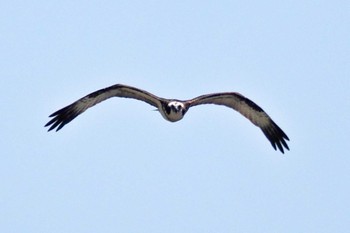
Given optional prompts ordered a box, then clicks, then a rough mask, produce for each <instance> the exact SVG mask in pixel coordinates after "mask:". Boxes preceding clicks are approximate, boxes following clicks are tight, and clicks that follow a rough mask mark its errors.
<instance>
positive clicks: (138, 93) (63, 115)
mask: <svg viewBox="0 0 350 233" xmlns="http://www.w3.org/2000/svg"><path fill="white" fill-rule="evenodd" d="M111 97H125V98H133V99H137V100H141V101H144V102H146V103H148V104H150V105H152V106H154V107H156V108H159V107H160V106H161V100H162V98H159V97H157V96H155V95H153V94H151V93H149V92H147V91H144V90H141V89H138V88H135V87H131V86H126V85H122V84H116V85H113V86H110V87H107V88H104V89H101V90H98V91H95V92H93V93H91V94H89V95H87V96H85V97H83V98H81V99H79V100H77V101H75V102H74V103H72V104H70V105H68V106H66V107H64V108H62V109H60V110H58V111H56V112H54V113H52V114H51V115H50V117H53V119H51V120H50V121H49V122H48V123H47V124H46V125H45V127H47V126H50V128H49V130H48V131H50V130H53V129H54V128H56V127H57V129H56V131H58V130H60V129H61V128H62V127H63V126H65V125H66V124H67V123H69V122H70V121H72V120H73V119H74V118H75V117H77V116H78V115H79V114H81V113H83V112H84V111H85V110H86V109H88V108H90V107H92V106H94V105H96V104H98V103H100V102H102V101H104V100H106V99H108V98H111Z"/></svg>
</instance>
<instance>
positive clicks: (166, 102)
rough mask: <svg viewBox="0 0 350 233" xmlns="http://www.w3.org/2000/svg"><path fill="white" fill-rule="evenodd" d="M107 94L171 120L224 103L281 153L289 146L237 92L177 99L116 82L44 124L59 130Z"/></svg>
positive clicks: (267, 119) (268, 120) (270, 122)
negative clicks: (145, 106) (153, 109)
mask: <svg viewBox="0 0 350 233" xmlns="http://www.w3.org/2000/svg"><path fill="white" fill-rule="evenodd" d="M110 97H124V98H133V99H137V100H141V101H144V102H146V103H148V104H150V105H152V106H153V107H156V108H157V110H158V111H159V112H160V113H161V114H162V116H163V117H164V118H165V119H166V120H168V121H170V122H176V121H179V120H181V119H182V118H183V117H184V115H185V114H186V112H187V111H188V109H189V108H190V107H193V106H197V105H200V104H217V105H224V106H226V107H229V108H232V109H234V110H236V111H238V112H239V113H241V114H242V115H243V116H245V117H246V118H248V119H249V120H250V121H251V122H252V123H253V124H254V125H256V126H257V127H259V128H260V129H261V130H262V131H263V133H264V134H265V136H266V137H267V139H268V140H269V141H270V143H271V145H272V147H273V148H274V149H275V150H276V149H277V147H278V149H279V150H280V151H281V152H282V153H284V150H283V147H284V148H286V149H288V150H289V148H288V145H287V143H286V140H289V138H288V136H287V135H286V134H285V133H284V132H283V131H282V129H281V128H280V127H278V125H277V124H276V123H275V122H274V121H273V120H272V119H271V118H270V117H269V116H268V115H267V114H266V112H264V110H263V109H262V108H260V107H259V106H258V105H257V104H255V103H254V102H253V101H251V100H250V99H248V98H246V97H244V96H243V95H241V94H239V93H237V92H221V93H213V94H206V95H201V96H198V97H196V98H193V99H190V100H177V99H165V98H161V97H158V96H155V95H153V94H151V93H149V92H147V91H144V90H141V89H138V88H135V87H131V86H126V85H122V84H116V85H113V86H110V87H107V88H104V89H101V90H98V91H95V92H93V93H91V94H89V95H87V96H85V97H83V98H81V99H79V100H77V101H75V102H74V103H72V104H70V105H68V106H66V107H64V108H62V109H60V110H58V111H56V112H54V113H52V114H51V115H50V116H49V117H53V119H51V120H50V121H49V122H48V123H47V124H46V125H45V127H47V126H50V128H49V130H48V131H50V130H53V129H55V128H57V129H56V131H58V130H60V129H61V128H62V127H63V126H65V125H66V124H67V123H69V122H70V121H72V120H73V119H74V118H76V117H77V116H78V115H79V114H81V113H83V112H84V111H85V110H86V109H88V108H90V107H92V106H94V105H95V104H98V103H100V102H102V101H104V100H106V99H108V98H110Z"/></svg>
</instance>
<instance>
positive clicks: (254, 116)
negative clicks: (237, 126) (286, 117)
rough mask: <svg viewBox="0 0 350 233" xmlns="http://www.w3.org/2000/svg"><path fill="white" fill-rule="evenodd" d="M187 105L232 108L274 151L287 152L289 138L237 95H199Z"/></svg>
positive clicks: (250, 102)
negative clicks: (259, 133) (257, 129)
mask: <svg viewBox="0 0 350 233" xmlns="http://www.w3.org/2000/svg"><path fill="white" fill-rule="evenodd" d="M189 103H190V107H192V106H197V105H201V104H217V105H224V106H226V107H229V108H232V109H234V110H236V111H238V112H239V113H241V114H242V115H243V116H245V117H246V118H247V119H249V120H250V121H251V122H252V123H253V124H254V125H256V126H257V127H259V128H260V129H261V130H262V131H263V133H264V135H265V136H266V137H267V139H268V140H269V141H270V143H271V145H272V147H273V148H274V149H275V150H276V149H277V148H278V149H279V150H280V151H281V152H282V153H284V149H283V147H284V148H286V149H287V150H289V147H288V145H287V143H286V140H289V138H288V136H287V135H286V134H285V133H284V132H283V130H282V129H281V128H280V127H279V126H278V125H277V124H276V123H275V122H274V121H273V120H272V119H271V118H270V117H269V115H267V113H266V112H265V111H264V110H263V109H262V108H261V107H259V106H258V105H257V104H256V103H254V102H253V101H251V100H250V99H248V98H246V97H244V96H243V95H241V94H239V93H236V92H224V93H214V94H207V95H201V96H198V97H196V98H194V99H191V100H189Z"/></svg>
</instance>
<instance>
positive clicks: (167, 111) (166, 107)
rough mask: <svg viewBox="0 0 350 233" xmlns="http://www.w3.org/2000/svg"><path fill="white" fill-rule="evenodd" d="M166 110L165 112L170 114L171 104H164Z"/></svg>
mask: <svg viewBox="0 0 350 233" xmlns="http://www.w3.org/2000/svg"><path fill="white" fill-rule="evenodd" d="M164 110H165V112H166V113H167V114H170V111H171V108H170V106H169V105H165V106H164Z"/></svg>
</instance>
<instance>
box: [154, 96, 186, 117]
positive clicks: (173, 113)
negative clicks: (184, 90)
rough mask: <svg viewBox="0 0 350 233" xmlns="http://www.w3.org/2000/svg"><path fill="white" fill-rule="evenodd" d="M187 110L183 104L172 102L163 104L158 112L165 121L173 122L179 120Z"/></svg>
mask: <svg viewBox="0 0 350 233" xmlns="http://www.w3.org/2000/svg"><path fill="white" fill-rule="evenodd" d="M187 110H188V109H187V108H186V106H185V104H183V103H182V102H179V101H175V100H174V101H170V102H169V103H164V104H163V105H162V110H161V111H160V112H161V113H162V116H163V117H164V118H165V119H166V120H168V121H171V122H175V121H179V120H181V119H182V118H183V116H184V115H185V113H186V112H187Z"/></svg>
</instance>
